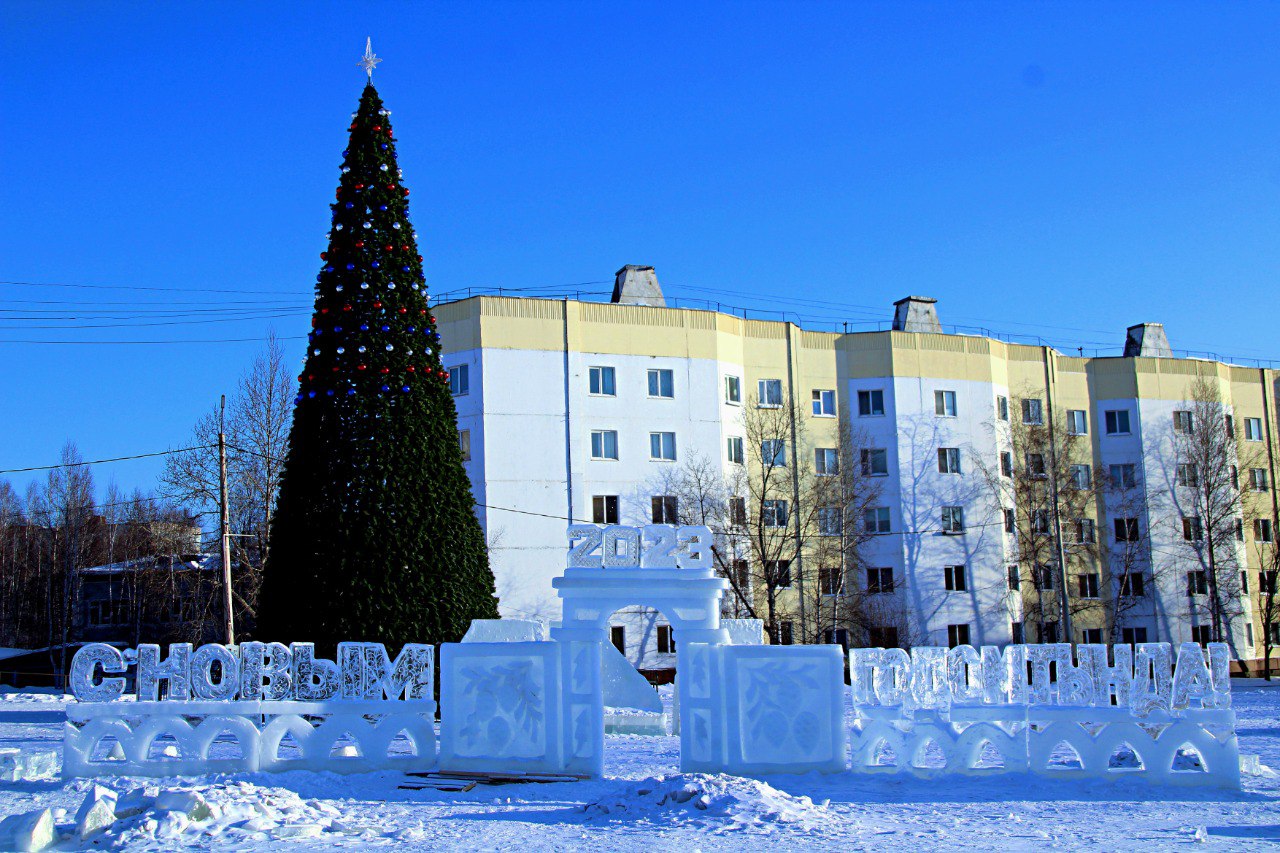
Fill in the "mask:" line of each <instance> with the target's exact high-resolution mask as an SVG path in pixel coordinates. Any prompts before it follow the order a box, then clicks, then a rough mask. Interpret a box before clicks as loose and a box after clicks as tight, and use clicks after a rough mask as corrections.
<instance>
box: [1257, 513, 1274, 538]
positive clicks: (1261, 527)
mask: <svg viewBox="0 0 1280 853" xmlns="http://www.w3.org/2000/svg"><path fill="white" fill-rule="evenodd" d="M1274 536H1275V531H1273V530H1272V529H1271V519H1269V518H1255V519H1254V520H1253V539H1254V541H1255V542H1270V541H1272V539H1273V538H1274Z"/></svg>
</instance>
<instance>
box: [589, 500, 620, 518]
mask: <svg viewBox="0 0 1280 853" xmlns="http://www.w3.org/2000/svg"><path fill="white" fill-rule="evenodd" d="M591 521H592V523H594V524H617V523H618V496H617V495H592V496H591Z"/></svg>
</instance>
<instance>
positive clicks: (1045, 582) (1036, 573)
mask: <svg viewBox="0 0 1280 853" xmlns="http://www.w3.org/2000/svg"><path fill="white" fill-rule="evenodd" d="M1031 580H1032V585H1033V586H1034V587H1035V588H1036V590H1037V591H1039V592H1044V591H1045V590H1049V589H1053V588H1054V586H1055V584H1054V582H1053V566H1036V567H1035V569H1033V570H1032V573H1031Z"/></svg>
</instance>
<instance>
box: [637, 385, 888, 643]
mask: <svg viewBox="0 0 1280 853" xmlns="http://www.w3.org/2000/svg"><path fill="white" fill-rule="evenodd" d="M792 405H793V404H792ZM806 421H807V418H806V417H805V416H804V415H803V413H801V412H799V411H795V410H793V409H791V408H789V407H788V405H777V406H771V405H766V406H761V405H759V401H758V400H756V399H751V400H749V401H747V404H746V405H745V406H744V407H743V413H742V416H741V427H742V430H743V433H744V434H743V437H742V439H743V440H742V445H743V457H742V462H741V463H736V462H730V463H728V466H727V469H726V468H722V467H721V465H720V464H719V463H717V462H715V461H712V460H710V459H708V458H706V457H705V456H703V455H701V454H698V453H693V454H689V455H688V456H687V457H686V459H685V461H684V462H683V463H681V464H680V465H679V466H678V467H676V468H674V469H672V470H670V471H668V472H666V473H665V474H664V475H662V476H661V477H660V478H658V480H657V481H656V482H655V483H651V484H649V487H650V491H651V492H652V491H655V490H656V491H658V492H660V495H659V496H658V497H654V498H652V500H653V501H655V502H657V501H659V500H662V499H663V498H668V499H670V504H664V505H662V506H660V507H656V508H655V515H659V514H660V513H659V510H661V511H662V512H665V511H666V508H667V507H668V506H674V507H675V511H676V515H677V518H676V519H675V520H677V521H678V522H679V523H681V524H697V525H706V526H708V527H710V528H711V530H712V531H713V533H714V535H715V548H714V549H713V553H714V558H715V562H716V568H717V571H718V573H719V574H720V575H721V576H723V577H724V578H726V579H727V580H728V581H729V589H730V591H729V596H728V599H727V600H726V602H725V605H724V606H725V611H726V613H727V614H729V615H732V616H737V617H744V618H755V619H760V620H761V621H762V622H763V623H764V625H765V630H766V631H767V632H768V635H769V637H770V638H771V640H772V641H773V642H775V643H777V642H787V641H789V642H801V643H811V642H824V641H827V640H828V639H831V638H832V637H833V635H835V632H837V631H838V630H840V629H845V630H854V631H858V630H861V629H865V626H866V624H867V618H866V616H865V615H864V614H865V613H866V608H864V607H863V606H862V602H863V601H864V600H865V599H867V598H868V597H869V596H868V595H867V594H866V593H867V591H866V590H865V589H863V588H862V587H861V586H860V585H859V584H858V583H857V580H856V579H857V578H858V577H859V576H860V575H861V570H862V568H863V567H864V566H865V565H866V561H865V559H864V558H863V554H864V553H865V550H866V545H867V543H868V541H869V540H870V539H871V537H872V536H873V535H874V532H873V531H872V530H870V529H868V528H867V527H866V526H865V525H864V524H863V516H864V513H865V511H866V509H868V508H869V507H871V506H873V505H874V504H875V503H876V501H877V499H878V497H879V494H880V490H879V484H878V481H876V480H874V479H872V478H870V477H867V476H865V475H864V474H863V471H862V468H861V466H860V465H859V464H858V463H857V455H856V454H857V447H858V442H857V441H856V440H855V436H854V435H853V433H852V431H851V430H850V428H849V426H848V425H847V423H843V422H842V423H840V424H839V426H838V435H837V437H836V439H835V440H834V441H833V442H831V443H832V444H834V445H835V446H832V447H825V446H819V445H818V443H817V442H816V441H814V440H811V438H810V436H809V433H808V430H807V429H806V426H805V424H806ZM787 625H790V629H789V630H790V631H791V632H792V633H791V636H790V637H789V638H788V637H787V636H786V631H787V630H788V629H787V628H786V626H787Z"/></svg>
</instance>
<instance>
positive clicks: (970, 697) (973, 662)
mask: <svg viewBox="0 0 1280 853" xmlns="http://www.w3.org/2000/svg"><path fill="white" fill-rule="evenodd" d="M981 666H982V658H981V657H979V656H978V650H977V649H975V648H974V647H973V646H956V647H955V648H954V649H952V650H951V651H949V652H947V679H948V680H949V681H950V682H951V701H952V702H961V703H977V702H981V701H982V693H983V689H982V688H983V684H982V671H981V669H980V667H981Z"/></svg>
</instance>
